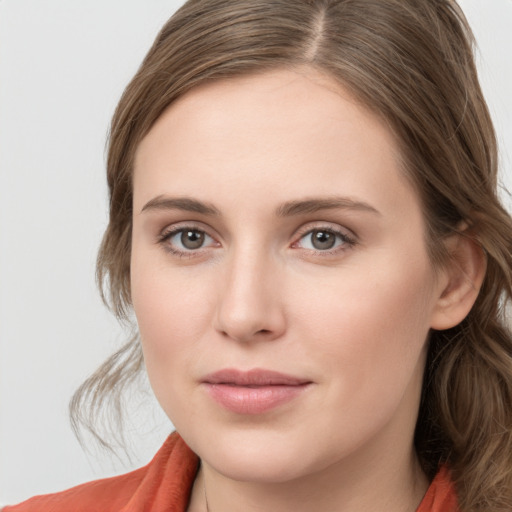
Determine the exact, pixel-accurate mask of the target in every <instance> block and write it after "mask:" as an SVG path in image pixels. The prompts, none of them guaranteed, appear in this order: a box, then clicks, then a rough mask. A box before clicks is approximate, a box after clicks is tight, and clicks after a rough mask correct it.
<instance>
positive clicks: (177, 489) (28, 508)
mask: <svg viewBox="0 0 512 512" xmlns="http://www.w3.org/2000/svg"><path fill="white" fill-rule="evenodd" d="M197 465H198V459H197V457H196V456H195V455H194V454H193V453H192V451H191V450H190V448H188V446H187V445H186V444H185V442H184V441H183V440H182V439H181V437H180V436H179V435H178V434H176V433H174V434H171V435H170V436H169V437H168V438H167V440H166V441H165V443H164V445H163V446H162V447H161V448H160V450H159V451H158V453H157V454H156V455H155V457H154V458H153V460H152V461H151V462H150V463H149V464H148V465H147V466H144V467H143V468H140V469H137V470H135V471H132V472H130V473H126V474H124V475H120V476H115V477H112V478H106V479H102V480H95V481H93V482H88V483H85V484H82V485H79V486H77V487H73V488H71V489H68V490H66V491H63V492H59V493H55V494H47V495H44V496H35V497H33V498H30V499H29V500H27V501H25V502H23V503H20V504H19V505H14V506H7V507H4V508H3V509H2V511H0V512H36V511H37V512H68V511H69V510H73V511H74V512H111V511H112V512H113V511H116V512H128V511H129V512H138V511H142V510H144V512H149V511H152V510H155V511H156V510H162V505H163V504H164V502H163V500H164V499H165V500H166V502H169V496H171V497H172V500H173V503H172V506H173V508H168V507H169V505H170V503H166V506H165V509H167V510H176V511H178V510H181V509H183V510H184V509H185V506H186V503H187V502H188V498H189V494H190V490H191V488H192V484H193V481H194V478H195V474H196V472H197ZM180 507H181V508H180Z"/></svg>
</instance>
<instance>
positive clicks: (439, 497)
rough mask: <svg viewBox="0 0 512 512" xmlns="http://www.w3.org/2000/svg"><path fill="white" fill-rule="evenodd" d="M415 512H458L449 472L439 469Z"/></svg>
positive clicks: (445, 469) (446, 469) (453, 486)
mask: <svg viewBox="0 0 512 512" xmlns="http://www.w3.org/2000/svg"><path fill="white" fill-rule="evenodd" d="M416 512H459V506H458V500H457V493H456V491H455V485H454V484H453V481H452V479H451V475H450V471H449V470H448V468H446V467H444V466H443V467H441V469H440V470H439V472H438V473H437V475H436V477H435V478H434V480H433V481H432V483H431V484H430V487H429V488H428V490H427V493H426V494H425V497H424V498H423V500H422V501H421V504H420V506H419V507H418V509H417V511H416Z"/></svg>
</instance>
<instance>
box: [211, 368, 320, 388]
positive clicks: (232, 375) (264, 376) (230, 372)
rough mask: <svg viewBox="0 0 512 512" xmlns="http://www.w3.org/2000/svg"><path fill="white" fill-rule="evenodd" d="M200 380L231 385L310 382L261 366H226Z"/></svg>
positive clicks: (291, 384)
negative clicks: (245, 367) (250, 367)
mask: <svg viewBox="0 0 512 512" xmlns="http://www.w3.org/2000/svg"><path fill="white" fill-rule="evenodd" d="M202 380H203V382H204V383H205V384H226V385H228V384H231V385H233V386H300V385H303V384H308V383H310V382H311V381H310V380H308V379H304V378H300V377H294V376H292V375H287V374H285V373H280V372H276V371H273V370H265V369H261V368H254V369H252V370H248V371H243V370H236V369H234V368H226V369H224V370H220V371H217V372H214V373H210V374H209V375H207V376H206V377H204V378H203V379H202Z"/></svg>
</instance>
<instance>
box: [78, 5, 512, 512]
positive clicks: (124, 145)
mask: <svg viewBox="0 0 512 512" xmlns="http://www.w3.org/2000/svg"><path fill="white" fill-rule="evenodd" d="M473 45H474V41H473V36H472V33H471V30H470V28H469V26H468V24H467V22H466V20H465V18H464V15H463V13H462V12H461V10H460V8H459V7H458V5H457V4H456V2H455V1H454V0H261V1H258V2H255V1H253V0H237V1H233V0H190V1H189V2H187V3H186V4H185V5H184V6H183V7H182V8H181V9H180V10H178V11H177V13H176V14H175V15H174V16H173V17H172V18H171V19H170V20H169V21H168V22H167V23H166V25H165V26H164V27H163V29H162V30H161V32H160V33H159V35H158V36H157V38H156V40H155V42H154V44H153V46H152V47H151V49H150V50H149V53H148V54H147V56H146V58H145V59H144V61H143V63H142V65H141V67H140V69H139V71H138V72H137V74H136V75H135V77H134V78H133V80H132V81H131V82H130V84H129V85H128V87H127V88H126V90H125V92H124V94H123V96H122V98H121V100H120V102H119V105H118V107H117V110H116V112H115V115H114V118H113V120H112V126H111V133H110V141H109V152H108V163H107V178H108V185H109V190H110V221H109V224H108V227H107V230H106V233H105V236H104V238H103V242H102V245H101V248H100V252H99V256H98V266H97V276H98V280H99V283H100V287H101V290H102V294H103V297H104V299H105V300H106V301H107V303H108V304H110V307H111V308H112V310H113V311H114V313H115V314H116V315H117V316H118V317H119V318H121V319H126V318H128V316H129V313H130V310H131V302H130V244H131V228H132V225H131V222H132V170H133V158H134V153H135V150H136V149H137V146H138V144H139V142H140V141H141V139H142V138H143V137H144V136H145V135H146V134H147V132H148V131H149V129H150V128H151V127H152V125H153V123H154V122H155V121H156V119H158V117H159V116H160V115H161V114H162V112H163V111H164V110H165V109H166V108H168V107H169V105H171V104H172V102H173V101H174V100H175V99H176V98H178V97H179V96H181V95H183V94H184V93H185V92H187V91H188V90H190V89H191V88H193V87H195V86H196V85H198V84H201V83H204V82H205V81H208V80H218V79H223V78H229V77H234V76H239V75H242V74H250V73H257V72H262V71H266V70H271V69H275V68H282V67H295V66H304V65H308V66H311V67H313V68H315V69H318V70H321V71H322V72H323V73H326V74H328V75H329V76H331V77H332V78H334V79H335V80H338V81H339V83H341V84H342V85H343V86H344V87H345V88H348V90H349V91H350V92H351V93H352V94H353V95H354V97H356V98H357V99H358V100H359V101H360V102H361V103H362V104H363V105H365V106H366V107H368V108H369V109H371V110H372V111H373V112H374V113H375V114H377V115H378V116H380V117H381V118H383V119H384V120H385V121H386V122H387V123H388V125H389V126H390V128H391V129H392V130H393V131H394V133H395V134H396V136H397V139H398V141H399V143H400V145H401V150H402V156H403V166H404V169H405V172H406V174H407V176H408V177H409V178H410V180H411V181H412V183H413V184H414V186H415V188H416V190H417V192H418V194H419V196H420V198H421V201H422V205H423V210H424V216H425V221H426V225H427V242H428V250H429V252H430V257H431V259H432V262H433V264H434V265H442V264H443V263H444V262H445V261H446V258H447V255H446V254H445V253H444V245H443V244H442V243H441V242H440V240H441V239H442V238H443V237H444V236H446V235H447V234H449V233H452V232H454V231H456V230H457V228H458V227H459V226H460V225H461V223H464V225H466V226H468V227H469V229H468V230H467V232H468V233H471V236H472V237H474V238H475V240H476V241H477V243H478V244H479V245H480V246H481V248H482V249H483V251H485V254H486V257H487V272H486V276H485V280H484V283H483V286H482V289H481V292H480V294H479V296H478V299H477V301H476V303H475V305H474V307H473V309H472V310H471V312H470V313H469V315H468V316H467V318H466V319H465V320H464V321H463V322H462V323H461V324H460V325H458V326H456V327H454V328H452V329H449V330H447V331H433V332H431V335H430V341H429V343H430V346H429V357H428V363H427V368H426V371H425V380H424V386H423V396H422V401H421V405H420V412H419V418H418V423H417V428H416V437H415V442H416V450H417V452H418V455H419V457H420V460H421V463H422V465H423V469H424V471H425V472H426V474H427V475H429V476H430V477H432V476H433V474H434V473H435V472H436V471H437V469H438V467H439V465H440V464H443V463H446V464H448V465H449V467H450V469H451V471H452V476H453V478H454V481H455V483H456V486H457V490H458V494H459V499H460V506H461V510H462V511H465V512H469V511H472V512H473V511H475V512H476V511H482V512H483V511H485V512H489V511H505V510H506V511H510V510H512V336H511V333H510V329H509V327H508V326H507V323H506V318H505V313H506V309H507V307H508V305H509V304H510V301H511V298H512V220H511V217H510V216H509V214H508V213H507V212H506V211H505V210H504V208H503V207H502V206H501V205H500V202H499V199H498V197H497V167H498V164H497V148H496V140H495V134H494V130H493V126H492V123H491V119H490V116H489V112H488V109H487V106H486V103H485V100H484V98H483V95H482V91H481V89H480V85H479V82H478V77H477V72H476V69H475V64H474V58H473ZM142 366H143V361H142V354H141V349H140V346H139V342H138V340H137V338H136V336H135V337H133V339H132V340H131V341H130V342H129V343H128V344H127V345H125V346H124V347H123V348H122V349H121V350H120V351H119V352H118V353H116V354H114V355H113V356H112V357H111V358H110V359H109V360H107V361H106V362H105V363H104V365H103V366H102V367H101V368H100V369H99V370H98V371H97V372H96V373H95V374H94V375H93V376H92V377H91V378H90V379H89V380H88V381H86V382H85V383H84V384H83V386H82V387H81V388H80V389H79V390H78V391H77V394H76V395H75V396H74V398H73V401H72V417H73V418H74V425H75V427H78V425H79V423H80V422H82V423H83V424H84V425H85V426H86V427H88V428H90V429H91V431H92V432H96V431H95V429H94V425H93V423H91V418H92V420H94V417H95V415H97V414H98V412H99V411H100V410H101V408H102V406H103V405H111V404H112V400H113V401H114V404H115V405H116V406H117V407H118V408H119V407H120V403H121V402H120V396H121V395H120V393H121V391H122V388H123V387H124V386H125V385H126V384H127V383H128V382H130V381H131V380H132V379H133V378H134V377H135V376H136V375H137V373H138V371H139V370H140V369H141V368H142ZM100 439H101V438H100Z"/></svg>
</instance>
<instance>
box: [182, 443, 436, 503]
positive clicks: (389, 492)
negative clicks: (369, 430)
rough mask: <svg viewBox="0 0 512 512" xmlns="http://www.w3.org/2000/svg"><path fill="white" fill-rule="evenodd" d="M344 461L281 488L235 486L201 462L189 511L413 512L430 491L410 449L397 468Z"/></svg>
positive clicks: (273, 485)
mask: <svg viewBox="0 0 512 512" xmlns="http://www.w3.org/2000/svg"><path fill="white" fill-rule="evenodd" d="M346 462H348V464H343V465H342V464H336V465H333V466H331V467H328V468H325V469H323V470H322V471H319V472H317V473H314V474H309V475H308V476H307V477H303V478H298V479H295V480H292V481H287V482H279V483H268V482H240V481H236V480H233V479H231V478H228V477H225V476H224V475H221V474H219V473H218V472H216V471H215V470H214V469H213V468H212V467H210V466H209V465H208V464H206V463H202V465H201V469H200V471H199V474H198V477H197V479H196V482H195V484H194V489H193V494H192V500H191V505H190V507H189V512H226V511H228V510H229V511H230V512H242V511H243V512H263V511H268V510H272V511H273V512H289V511H290V510H294V511H296V512H316V511H318V510H322V511H326V512H338V511H343V512H367V511H368V512H370V511H372V512H373V511H375V510H386V511H389V512H414V511H415V510H416V508H417V507H418V505H419V503H420V502H421V499H422V497H423V496H424V494H425V492H426V489H427V487H428V481H427V479H426V477H425V475H424V474H423V472H422V471H421V469H420V467H419V463H418V461H417V458H416V457H415V455H414V452H413V451H412V450H411V452H410V453H409V455H408V457H406V458H404V460H403V461H402V464H399V465H396V466H393V467H385V466H384V465H383V464H378V461H375V460H374V461H373V464H370V465H368V464H357V463H355V464H353V463H352V462H351V461H346ZM354 462H355V461H354ZM369 468H370V469H369Z"/></svg>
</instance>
